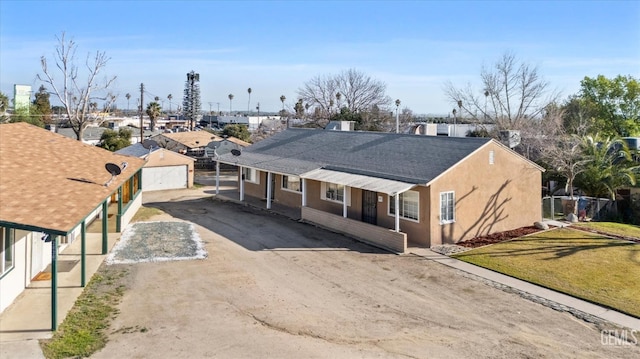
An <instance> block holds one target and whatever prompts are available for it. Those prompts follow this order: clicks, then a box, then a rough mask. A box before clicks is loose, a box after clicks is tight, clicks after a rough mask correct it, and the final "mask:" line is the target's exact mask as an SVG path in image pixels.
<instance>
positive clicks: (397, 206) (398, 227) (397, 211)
mask: <svg viewBox="0 0 640 359" xmlns="http://www.w3.org/2000/svg"><path fill="white" fill-rule="evenodd" d="M393 200H394V202H395V209H396V232H400V194H399V193H396V195H395V196H393Z"/></svg>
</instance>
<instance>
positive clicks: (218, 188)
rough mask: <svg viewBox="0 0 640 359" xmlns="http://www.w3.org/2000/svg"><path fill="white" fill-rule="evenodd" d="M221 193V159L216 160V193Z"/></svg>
mask: <svg viewBox="0 0 640 359" xmlns="http://www.w3.org/2000/svg"><path fill="white" fill-rule="evenodd" d="M218 193H220V161H216V194H218Z"/></svg>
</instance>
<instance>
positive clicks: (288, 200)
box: [265, 173, 302, 208]
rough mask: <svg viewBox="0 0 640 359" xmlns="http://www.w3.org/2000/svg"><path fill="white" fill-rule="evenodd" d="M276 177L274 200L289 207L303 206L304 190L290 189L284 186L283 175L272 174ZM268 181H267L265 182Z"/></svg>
mask: <svg viewBox="0 0 640 359" xmlns="http://www.w3.org/2000/svg"><path fill="white" fill-rule="evenodd" d="M271 175H272V176H275V178H276V187H275V193H274V201H275V202H277V203H279V204H282V205H285V206H289V207H296V208H297V207H300V206H302V192H295V191H289V190H286V189H283V188H282V177H283V176H282V175H279V174H274V173H272V174H271ZM265 181H266V179H265ZM265 183H266V182H265Z"/></svg>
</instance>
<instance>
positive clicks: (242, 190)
mask: <svg viewBox="0 0 640 359" xmlns="http://www.w3.org/2000/svg"><path fill="white" fill-rule="evenodd" d="M238 171H240V172H239V173H240V200H241V201H244V174H242V166H240V167H238Z"/></svg>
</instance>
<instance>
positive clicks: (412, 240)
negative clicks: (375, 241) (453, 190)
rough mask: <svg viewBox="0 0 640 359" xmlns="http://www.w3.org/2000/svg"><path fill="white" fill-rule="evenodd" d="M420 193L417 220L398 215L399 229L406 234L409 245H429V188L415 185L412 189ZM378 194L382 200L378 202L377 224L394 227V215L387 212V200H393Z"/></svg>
mask: <svg viewBox="0 0 640 359" xmlns="http://www.w3.org/2000/svg"><path fill="white" fill-rule="evenodd" d="M412 191H417V192H418V193H419V194H420V208H419V215H418V220H417V221H414V220H410V219H403V218H402V217H400V231H401V232H404V233H406V234H407V241H408V242H409V245H410V246H411V245H414V246H427V247H428V246H429V218H430V213H431V208H430V204H429V189H428V188H426V187H423V186H417V187H414V188H413V189H412ZM378 196H382V202H378V208H377V210H378V225H379V226H384V227H387V228H394V229H395V226H396V222H395V221H396V219H395V216H394V215H390V214H389V201H393V200H394V199H393V197H391V196H388V195H386V194H383V193H379V194H378Z"/></svg>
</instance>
